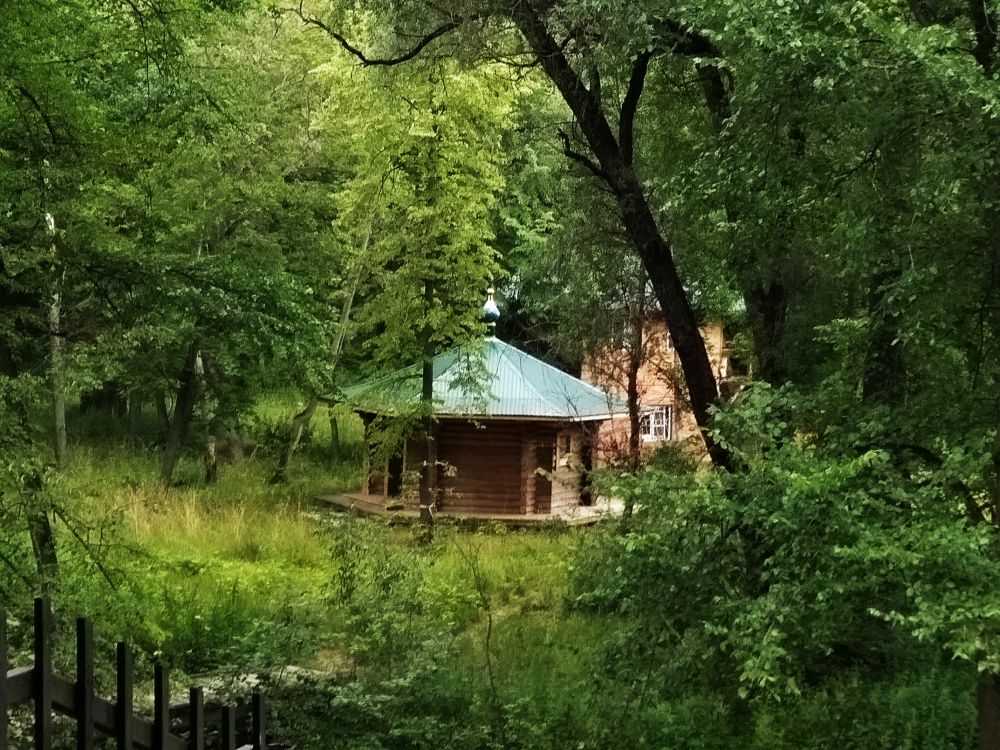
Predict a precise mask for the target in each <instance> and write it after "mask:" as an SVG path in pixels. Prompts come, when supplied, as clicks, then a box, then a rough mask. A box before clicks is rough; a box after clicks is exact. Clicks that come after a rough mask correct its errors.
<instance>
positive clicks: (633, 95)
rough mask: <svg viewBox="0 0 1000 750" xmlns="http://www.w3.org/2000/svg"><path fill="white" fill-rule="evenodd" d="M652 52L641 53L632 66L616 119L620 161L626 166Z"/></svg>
mask: <svg viewBox="0 0 1000 750" xmlns="http://www.w3.org/2000/svg"><path fill="white" fill-rule="evenodd" d="M652 56H653V53H652V52H642V53H640V54H639V56H638V57H637V58H636V59H635V62H634V63H633V64H632V74H631V75H630V76H629V79H628V89H626V91H625V98H624V99H622V110H621V116H620V117H619V118H618V144H619V145H620V146H621V149H622V160H623V161H624V162H625V164H626V166H630V165H631V164H632V156H633V151H634V145H635V113H636V110H637V109H638V108H639V97H641V96H642V89H643V86H644V85H645V83H646V71H648V70H649V59H650V58H651V57H652Z"/></svg>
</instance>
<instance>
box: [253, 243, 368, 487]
mask: <svg viewBox="0 0 1000 750" xmlns="http://www.w3.org/2000/svg"><path fill="white" fill-rule="evenodd" d="M371 236H372V225H371V223H369V224H368V230H367V231H366V232H365V238H364V240H363V241H362V243H361V257H362V258H363V257H364V256H365V255H366V254H367V252H368V243H369V242H370V241H371ZM361 268H362V266H361V264H360V263H359V264H358V268H357V269H356V270H355V272H354V278H353V280H352V281H351V289H350V291H349V292H348V295H347V298H346V299H345V300H344V306H343V307H342V308H341V310H340V325H339V326H337V335H336V336H335V337H334V339H333V343H332V344H331V345H330V374H331V375H332V374H333V373H334V372H336V369H337V363H338V362H339V360H340V353H341V352H342V351H343V349H344V340H345V339H346V337H347V324H348V322H349V321H350V318H351V310H352V308H353V307H354V297H355V295H357V293H358V284H359V283H360V282H361ZM318 405H319V394H313V395H312V397H311V398H310V399H309V403H307V404H306V408H305V409H303V410H302V411H300V412H299V413H298V414H296V415H295V416H294V417H293V418H292V424H291V427H290V428H289V430H288V443H287V444H286V445H285V450H283V451H282V452H281V456H279V457H278V467H277V469H276V470H275V472H274V476H273V477H272V479H271V481H272V482H274V483H279V482H283V481H284V480H285V474H286V472H287V470H288V464H289V462H290V461H291V460H292V454H294V453H295V450H296V449H297V448H298V446H299V441H300V440H301V439H302V433H303V432H304V431H305V429H306V428H307V427H308V426H309V423H310V422H311V421H312V418H313V414H315V413H316V407H317V406H318ZM336 422H337V418H336V417H335V416H333V414H332V413H331V415H330V460H331V462H333V461H335V460H336V458H337V456H338V455H339V453H340V440H339V434H338V432H337V424H336Z"/></svg>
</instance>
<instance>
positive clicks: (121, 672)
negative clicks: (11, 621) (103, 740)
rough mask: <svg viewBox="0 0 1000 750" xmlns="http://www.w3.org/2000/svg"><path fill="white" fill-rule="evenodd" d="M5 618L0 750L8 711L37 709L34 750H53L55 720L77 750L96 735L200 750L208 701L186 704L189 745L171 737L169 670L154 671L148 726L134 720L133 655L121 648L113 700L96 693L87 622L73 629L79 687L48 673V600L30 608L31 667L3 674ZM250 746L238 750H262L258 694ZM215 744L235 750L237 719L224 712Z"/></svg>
mask: <svg viewBox="0 0 1000 750" xmlns="http://www.w3.org/2000/svg"><path fill="white" fill-rule="evenodd" d="M7 657H8V653H7V617H6V613H5V612H4V611H3V610H0V714H2V719H3V721H2V723H0V750H8V748H9V744H8V742H9V736H8V735H9V731H8V730H9V726H10V709H11V708H13V707H14V706H17V705H20V704H24V703H28V702H32V703H33V704H34V719H35V720H34V748H35V750H52V740H53V733H52V732H53V714H54V713H59V714H63V715H64V716H68V717H70V718H72V719H73V720H74V721H75V723H76V748H77V750H93V748H94V744H95V740H96V736H97V733H100V734H102V735H105V736H108V737H112V738H114V740H115V744H116V747H117V748H118V750H204V748H205V734H206V732H205V729H206V725H205V698H204V693H203V691H202V689H201V688H199V687H193V688H191V690H190V693H189V699H188V704H187V714H188V732H187V734H188V737H187V739H184V738H182V737H179V736H177V735H175V734H173V733H172V732H171V731H170V730H171V725H170V682H169V679H168V676H167V670H166V669H165V668H164V667H163V666H161V665H159V664H158V665H156V666H155V669H154V674H153V720H152V721H150V720H149V719H146V718H144V717H141V716H137V715H136V714H135V711H134V703H133V688H134V683H133V667H132V650H131V649H130V648H129V646H128V645H127V644H125V643H119V644H118V651H117V659H116V669H117V680H116V682H117V687H116V691H115V700H114V701H110V700H107V699H105V698H102V697H100V696H99V695H96V694H95V692H94V633H93V628H92V626H91V623H90V621H88V620H86V619H84V618H80V619H79V620H77V622H76V679H75V680H69V679H66V678H65V677H62V676H60V675H58V674H56V673H55V672H54V671H53V669H52V608H51V606H50V605H49V602H48V600H47V599H36V600H35V630H34V664H33V665H32V666H30V667H21V668H18V669H12V670H8V669H7V666H8V658H7ZM251 716H252V726H253V729H252V732H251V736H250V741H249V743H247V744H244V745H241V746H240V748H239V750H267V739H266V727H265V722H264V702H263V699H262V697H261V694H260V693H259V692H256V691H255V692H254V693H253V698H252V701H251ZM219 736H220V738H221V746H222V750H236V743H237V732H236V711H235V709H234V708H232V707H231V706H224V707H223V708H222V712H221V719H220V726H219Z"/></svg>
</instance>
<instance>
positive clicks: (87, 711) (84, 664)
mask: <svg viewBox="0 0 1000 750" xmlns="http://www.w3.org/2000/svg"><path fill="white" fill-rule="evenodd" d="M75 692H76V747H77V750H94V630H93V628H92V627H91V624H90V621H89V620H87V619H86V618H83V617H81V618H79V619H78V620H77V621H76V690H75Z"/></svg>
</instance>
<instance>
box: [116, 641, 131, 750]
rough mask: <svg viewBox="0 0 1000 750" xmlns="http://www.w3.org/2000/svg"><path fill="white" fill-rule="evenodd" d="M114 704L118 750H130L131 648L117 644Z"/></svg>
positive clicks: (123, 644)
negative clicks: (116, 679) (116, 681)
mask: <svg viewBox="0 0 1000 750" xmlns="http://www.w3.org/2000/svg"><path fill="white" fill-rule="evenodd" d="M115 697H116V699H117V700H116V705H115V709H116V711H115V714H116V715H115V739H116V740H117V745H118V750H132V650H131V649H130V648H129V647H128V645H127V644H125V643H119V644H118V687H117V691H116V696H115Z"/></svg>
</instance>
